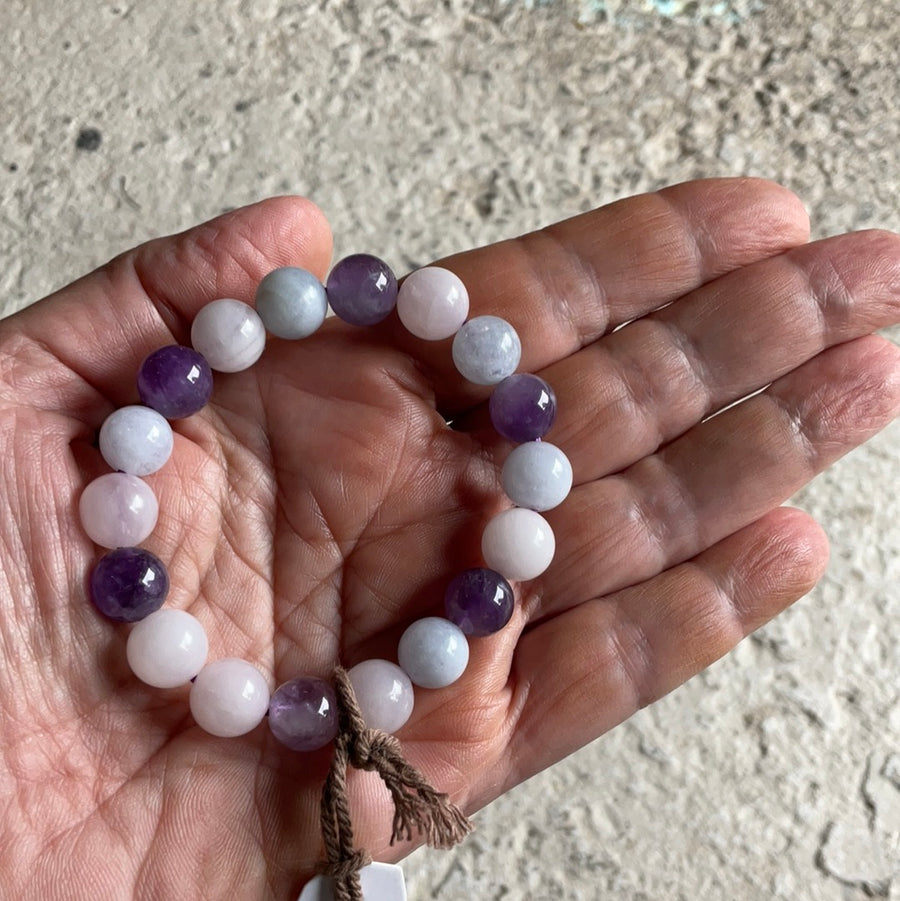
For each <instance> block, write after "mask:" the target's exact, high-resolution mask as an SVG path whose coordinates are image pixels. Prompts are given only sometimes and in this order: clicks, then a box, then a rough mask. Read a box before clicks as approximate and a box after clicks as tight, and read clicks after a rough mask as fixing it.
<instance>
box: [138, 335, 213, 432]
mask: <svg viewBox="0 0 900 901" xmlns="http://www.w3.org/2000/svg"><path fill="white" fill-rule="evenodd" d="M137 382H138V394H140V396H141V403H143V404H144V405H146V406H148V407H152V408H153V409H154V410H156V411H157V412H158V413H161V414H162V415H163V416H165V417H166V419H184V417H185V416H192V415H193V414H194V413H196V412H197V411H198V410H202V409H203V407H205V406H206V404H207V402H208V401H209V398H210V395H211V394H212V389H213V377H212V370H211V369H210V368H209V363H207V362H206V360H205V359H204V358H203V355H202V354H198V353H197V351H196V350H194V349H193V348H191V347H182V346H181V345H178V344H170V345H168V346H166V347H161V348H160V349H159V350H155V351H153V353H152V354H150V356H148V357H147V359H145V360H144V362H143V363H141V368H140V370H138V379H137Z"/></svg>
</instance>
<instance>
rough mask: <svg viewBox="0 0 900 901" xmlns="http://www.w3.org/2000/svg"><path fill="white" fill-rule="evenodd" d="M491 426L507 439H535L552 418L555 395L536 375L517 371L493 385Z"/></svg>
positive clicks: (554, 416) (550, 422)
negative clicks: (494, 386)
mask: <svg viewBox="0 0 900 901" xmlns="http://www.w3.org/2000/svg"><path fill="white" fill-rule="evenodd" d="M489 408H490V412H491V422H492V423H493V424H494V428H495V429H496V430H497V431H498V432H499V433H500V434H501V435H502V436H503V437H504V438H507V439H508V440H510V441H515V442H517V443H521V442H524V441H535V440H536V439H538V438H540V437H542V436H543V435H544V434H546V433H547V432H548V431H549V430H550V426H552V425H553V421H554V420H555V419H556V394H555V393H554V391H553V389H552V388H551V387H550V385H549V384H547V382H545V381H544V380H543V379H542V378H540V376H537V375H531V374H529V373H525V372H522V373H518V374H516V375H511V376H510V377H509V378H506V379H504V380H503V381H502V382H500V384H499V385H497V387H496V388H494V393H493V394H491V400H490V404H489Z"/></svg>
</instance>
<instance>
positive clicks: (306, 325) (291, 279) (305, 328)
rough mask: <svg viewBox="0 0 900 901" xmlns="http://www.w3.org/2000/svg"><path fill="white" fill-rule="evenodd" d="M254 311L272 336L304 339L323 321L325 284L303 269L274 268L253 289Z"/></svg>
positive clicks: (326, 303) (324, 313)
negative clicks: (254, 291)
mask: <svg viewBox="0 0 900 901" xmlns="http://www.w3.org/2000/svg"><path fill="white" fill-rule="evenodd" d="M256 312H257V313H259V318H260V319H262V321H263V325H265V327H266V328H267V329H268V330H269V331H270V332H271V333H272V334H273V335H276V336H277V337H279V338H287V339H289V340H297V339H298V338H306V337H308V336H309V335H311V334H312V333H313V332H315V331H316V330H317V329H318V328H319V327H320V326H321V325H322V323H323V322H324V321H325V315H326V314H327V312H328V300H327V298H326V297H325V287H324V286H323V285H322V283H321V282H320V281H319V280H318V279H317V278H316V277H315V276H314V275H313V274H312V273H311V272H307V271H306V270H305V269H298V268H297V267H296V266H283V267H282V268H281V269H274V270H273V271H272V272H270V273H269V274H268V275H267V276H266V277H265V278H264V279H263V280H262V281H261V282H260V283H259V287H258V288H257V289H256Z"/></svg>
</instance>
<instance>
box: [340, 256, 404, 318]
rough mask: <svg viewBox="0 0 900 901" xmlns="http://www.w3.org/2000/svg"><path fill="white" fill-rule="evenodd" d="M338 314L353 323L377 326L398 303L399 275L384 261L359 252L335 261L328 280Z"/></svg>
mask: <svg viewBox="0 0 900 901" xmlns="http://www.w3.org/2000/svg"><path fill="white" fill-rule="evenodd" d="M325 293H326V294H327V295H328V303H329V304H331V309H332V310H334V312H335V315H337V316H340V317H341V319H343V320H344V322H349V323H350V324H351V325H375V323H376V322H381V320H382V319H384V318H385V317H386V316H387V315H388V314H389V313H390V312H391V310H393V309H394V307H395V306H396V304H397V277H396V276H395V275H394V273H393V272H391V269H390V267H389V266H388V264H387V263H385V262H384V260H379V259H378V257H373V256H372V255H371V254H368V253H355V254H353V256H349V257H344V259H343V260H341V261H340V262H339V263H336V264H335V267H334V269H332V270H331V273H330V275H329V276H328V281H327V282H326V283H325Z"/></svg>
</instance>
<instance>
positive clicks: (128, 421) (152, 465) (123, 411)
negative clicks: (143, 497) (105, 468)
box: [100, 404, 173, 476]
mask: <svg viewBox="0 0 900 901" xmlns="http://www.w3.org/2000/svg"><path fill="white" fill-rule="evenodd" d="M172 444H173V438H172V427H171V426H170V425H169V423H168V421H167V420H166V418H165V417H164V416H162V414H160V413H157V411H156V410H151V409H150V407H142V406H140V404H133V405H131V406H128V407H121V408H120V409H118V410H116V411H114V412H113V413H110V414H109V416H107V417H106V420H105V421H104V423H103V425H102V426H101V427H100V453H101V454H102V455H103V459H104V460H106V462H107V463H108V464H109V465H110V466H111V467H112V468H113V469H118V470H119V471H121V472H127V473H130V474H131V475H134V476H146V475H150V473H151V472H156V471H157V470H158V469H161V468H162V467H163V466H164V465H165V463H166V461H167V460H168V459H169V457H170V456H171V454H172Z"/></svg>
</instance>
